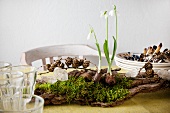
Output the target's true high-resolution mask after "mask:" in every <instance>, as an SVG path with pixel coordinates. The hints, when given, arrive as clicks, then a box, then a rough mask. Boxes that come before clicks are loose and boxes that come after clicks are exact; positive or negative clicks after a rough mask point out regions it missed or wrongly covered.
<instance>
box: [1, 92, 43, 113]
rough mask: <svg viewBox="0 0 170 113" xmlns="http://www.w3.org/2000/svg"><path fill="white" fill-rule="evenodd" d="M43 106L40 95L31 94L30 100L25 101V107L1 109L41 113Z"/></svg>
mask: <svg viewBox="0 0 170 113" xmlns="http://www.w3.org/2000/svg"><path fill="white" fill-rule="evenodd" d="M21 101H24V98H22V99H21ZM43 107H44V99H43V98H42V97H40V96H37V95H33V96H32V98H31V101H30V102H28V103H26V105H25V109H22V110H2V113H43ZM0 113H1V111H0Z"/></svg>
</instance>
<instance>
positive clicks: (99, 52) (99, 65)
mask: <svg viewBox="0 0 170 113" xmlns="http://www.w3.org/2000/svg"><path fill="white" fill-rule="evenodd" d="M93 34H94V38H95V40H96V46H97V50H98V54H99V64H98V73H100V70H101V60H102V57H101V50H100V45H99V43H98V40H97V37H96V34H95V32H94V31H93Z"/></svg>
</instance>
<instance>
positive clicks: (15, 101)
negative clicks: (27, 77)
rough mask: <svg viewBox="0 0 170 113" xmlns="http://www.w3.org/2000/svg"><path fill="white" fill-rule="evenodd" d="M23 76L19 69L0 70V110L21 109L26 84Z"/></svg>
mask: <svg viewBox="0 0 170 113" xmlns="http://www.w3.org/2000/svg"><path fill="white" fill-rule="evenodd" d="M23 76H24V74H23V73H22V72H19V71H11V70H9V71H0V112H1V110H18V109H19V106H20V103H19V102H20V99H21V97H22V88H23V85H24V84H23V83H24V77H23Z"/></svg>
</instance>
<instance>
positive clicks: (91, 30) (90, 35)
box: [87, 27, 94, 40]
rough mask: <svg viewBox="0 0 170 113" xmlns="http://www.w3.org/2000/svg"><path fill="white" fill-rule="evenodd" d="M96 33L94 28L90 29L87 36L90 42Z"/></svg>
mask: <svg viewBox="0 0 170 113" xmlns="http://www.w3.org/2000/svg"><path fill="white" fill-rule="evenodd" d="M93 32H94V29H93V28H92V27H90V32H89V34H88V36H87V40H89V39H90V38H91V37H93V35H92V33H93Z"/></svg>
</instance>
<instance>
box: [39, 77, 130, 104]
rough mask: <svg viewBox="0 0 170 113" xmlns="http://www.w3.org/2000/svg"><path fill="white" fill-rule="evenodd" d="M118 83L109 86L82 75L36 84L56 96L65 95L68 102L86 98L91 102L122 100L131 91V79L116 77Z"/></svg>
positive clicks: (85, 99) (87, 101)
mask: <svg viewBox="0 0 170 113" xmlns="http://www.w3.org/2000/svg"><path fill="white" fill-rule="evenodd" d="M116 81H117V83H116V84H115V85H114V86H108V85H106V84H102V83H94V82H93V81H91V82H86V81H85V79H84V78H82V77H78V78H75V77H70V78H69V80H67V81H57V82H56V83H54V84H50V83H44V84H36V88H38V89H40V90H45V92H50V93H53V94H55V95H56V96H63V95H65V96H66V98H67V102H69V103H70V102H71V101H73V100H76V99H80V98H81V99H84V101H85V102H86V103H87V104H89V100H91V101H93V102H112V101H116V100H121V99H123V98H125V96H126V95H127V94H128V93H129V90H128V89H127V87H129V86H130V83H131V81H130V80H128V79H127V78H118V77H117V78H116Z"/></svg>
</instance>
